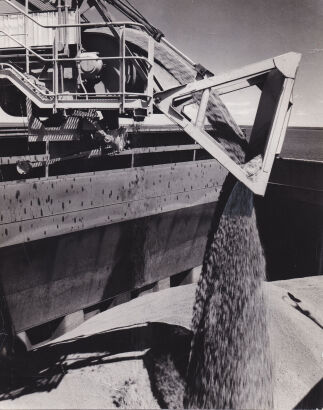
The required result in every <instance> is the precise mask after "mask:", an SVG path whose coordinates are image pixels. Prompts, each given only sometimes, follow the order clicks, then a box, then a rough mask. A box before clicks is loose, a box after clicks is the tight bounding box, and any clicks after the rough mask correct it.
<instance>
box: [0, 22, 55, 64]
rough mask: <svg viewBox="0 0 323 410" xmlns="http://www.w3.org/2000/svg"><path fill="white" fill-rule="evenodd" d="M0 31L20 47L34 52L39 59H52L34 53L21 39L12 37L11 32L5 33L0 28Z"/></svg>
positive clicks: (33, 52)
mask: <svg viewBox="0 0 323 410" xmlns="http://www.w3.org/2000/svg"><path fill="white" fill-rule="evenodd" d="M0 33H3V34H4V35H5V36H7V37H9V38H10V39H11V40H12V41H15V42H16V43H17V44H19V45H20V46H21V47H23V48H24V49H25V50H27V51H29V52H30V53H32V54H34V55H35V56H36V57H37V58H39V59H40V60H42V61H49V62H51V61H54V59H52V58H44V57H42V56H41V55H40V54H38V53H36V52H35V51H34V50H32V49H31V48H29V47H28V46H26V44H24V43H22V42H21V41H19V40H17V39H16V38H14V37H13V36H12V35H11V34H9V33H7V32H6V31H4V30H0Z"/></svg>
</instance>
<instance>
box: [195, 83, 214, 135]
mask: <svg viewBox="0 0 323 410" xmlns="http://www.w3.org/2000/svg"><path fill="white" fill-rule="evenodd" d="M209 97H210V89H209V88H206V89H205V90H204V91H203V94H202V97H201V102H200V106H199V109H198V112H197V116H196V121H195V125H196V126H197V127H198V128H203V126H204V120H205V112H206V108H207V103H208V101H209Z"/></svg>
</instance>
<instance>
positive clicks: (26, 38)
mask: <svg viewBox="0 0 323 410" xmlns="http://www.w3.org/2000/svg"><path fill="white" fill-rule="evenodd" d="M25 13H26V14H28V13H29V0H25ZM24 20H25V45H26V73H29V51H28V50H27V47H28V35H29V33H28V31H29V30H28V23H29V21H28V17H27V16H25V19H24Z"/></svg>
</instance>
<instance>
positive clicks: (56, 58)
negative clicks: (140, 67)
mask: <svg viewBox="0 0 323 410" xmlns="http://www.w3.org/2000/svg"><path fill="white" fill-rule="evenodd" d="M1 1H3V2H5V3H7V4H9V5H10V6H12V7H13V8H14V9H16V10H17V11H18V12H19V14H22V15H24V16H25V18H26V19H29V20H30V21H32V23H33V24H36V25H38V26H39V27H42V28H44V29H49V30H52V31H53V38H54V41H53V45H52V47H51V57H49V58H48V57H43V56H42V55H40V54H39V53H37V52H36V51H34V50H33V49H32V48H31V47H28V46H27V44H25V43H23V42H21V41H19V40H17V39H16V38H15V37H14V35H11V34H9V33H7V32H6V31H4V30H0V33H2V36H7V37H8V38H9V39H10V40H12V41H14V42H15V43H16V44H17V45H18V46H19V47H21V48H23V49H24V50H25V52H26V66H27V64H29V60H30V56H31V55H33V56H34V57H35V58H37V59H38V60H39V61H41V62H43V63H47V64H50V65H51V68H52V89H51V90H49V89H48V90H47V91H46V92H44V91H43V90H41V89H40V88H39V87H37V85H36V84H34V83H33V82H32V81H30V80H29V78H28V77H29V76H28V75H26V74H25V73H23V72H20V71H19V70H17V69H16V68H14V67H13V66H12V65H10V64H6V63H3V64H1V66H2V68H4V67H5V66H7V67H8V68H10V70H11V71H12V72H13V73H14V74H15V75H16V76H17V77H20V78H21V79H23V80H24V81H25V82H26V83H29V85H31V86H32V87H33V88H34V89H36V90H37V93H38V94H40V95H43V96H46V97H47V98H48V97H53V109H54V110H56V107H57V104H58V103H59V102H60V101H65V102H66V101H69V102H72V101H77V100H82V101H83V100H91V99H93V98H95V99H102V98H103V99H107V102H108V100H109V99H111V98H113V99H115V98H116V97H118V98H119V103H120V107H119V109H120V112H121V113H123V112H124V111H125V108H126V101H127V98H131V99H135V98H138V99H141V100H145V102H146V106H147V109H148V110H150V111H152V103H153V62H154V40H153V39H152V37H151V36H150V35H149V33H148V32H147V30H146V28H145V26H144V25H142V24H140V23H136V22H131V21H122V22H97V23H78V24H77V23H75V24H56V25H44V24H41V23H40V22H39V21H37V20H36V19H34V18H33V17H32V16H30V15H29V14H28V13H26V12H25V11H23V10H22V9H21V8H20V7H18V6H16V5H15V4H13V3H12V2H11V1H10V0H1ZM99 27H101V28H103V27H114V28H115V29H117V31H118V34H119V39H118V40H119V49H120V54H119V55H117V56H109V57H99V56H97V57H94V56H93V57H92V56H90V57H88V56H87V57H85V56H77V57H64V56H60V55H59V44H58V41H59V30H61V29H62V28H99ZM128 28H137V29H140V30H141V31H143V32H144V33H145V35H146V38H147V57H143V56H134V55H126V31H127V29H128ZM25 35H27V33H25ZM99 60H100V61H119V70H120V76H119V77H120V81H119V91H118V92H109V91H106V92H94V93H93V92H87V91H86V89H85V87H84V85H83V80H82V78H81V73H80V67H79V65H80V63H81V62H82V61H99ZM126 61H133V62H134V63H137V62H139V63H140V61H141V62H144V64H145V73H144V75H145V77H146V79H147V80H146V84H145V87H144V92H129V91H126V72H125V69H126ZM69 62H70V63H75V68H76V70H77V72H78V79H80V81H81V84H77V85H76V86H78V85H80V86H81V87H82V88H83V92H65V91H64V89H61V90H60V86H59V84H61V88H63V84H64V81H63V77H62V73H61V68H62V67H63V63H69ZM35 80H36V81H37V78H35ZM46 88H47V87H46ZM108 108H109V106H108V105H107V109H108Z"/></svg>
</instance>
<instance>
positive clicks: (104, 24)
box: [0, 0, 149, 35]
mask: <svg viewBox="0 0 323 410" xmlns="http://www.w3.org/2000/svg"><path fill="white" fill-rule="evenodd" d="M0 1H4V2H5V3H7V4H9V5H10V6H12V7H13V8H14V9H16V10H18V11H19V13H21V14H23V15H24V16H25V17H27V18H28V19H29V20H31V21H33V22H34V23H35V24H37V25H38V26H40V27H43V28H51V29H58V28H65V27H109V26H133V27H140V28H143V29H144V30H145V31H146V33H147V34H148V35H149V33H148V31H147V29H146V27H145V26H144V25H143V24H141V23H136V22H134V21H115V22H102V23H99V22H97V23H81V24H56V25H47V24H41V23H39V21H37V20H36V19H34V18H32V17H31V16H30V15H29V14H28V13H26V12H24V11H23V10H22V9H21V8H20V7H18V6H16V5H15V4H13V3H12V2H11V1H10V0H0Z"/></svg>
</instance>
